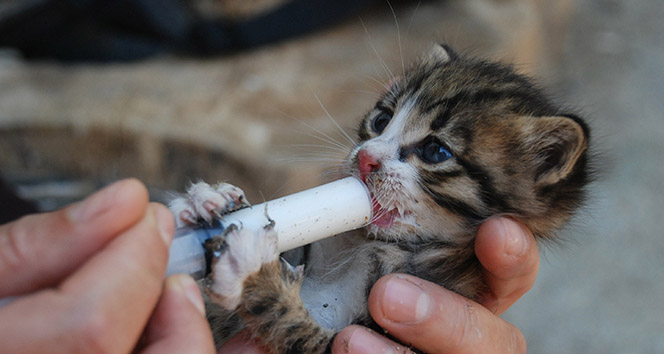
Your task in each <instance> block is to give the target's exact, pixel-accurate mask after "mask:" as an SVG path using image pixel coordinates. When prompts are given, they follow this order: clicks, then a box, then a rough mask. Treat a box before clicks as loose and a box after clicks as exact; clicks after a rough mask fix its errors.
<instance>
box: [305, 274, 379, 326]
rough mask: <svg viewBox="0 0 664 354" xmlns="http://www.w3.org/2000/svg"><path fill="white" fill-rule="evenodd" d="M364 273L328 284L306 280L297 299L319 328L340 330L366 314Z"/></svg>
mask: <svg viewBox="0 0 664 354" xmlns="http://www.w3.org/2000/svg"><path fill="white" fill-rule="evenodd" d="M364 278H365V274H357V273H356V274H346V275H344V276H343V278H342V279H340V280H337V281H336V282H334V283H331V284H323V283H320V282H317V281H316V279H310V278H305V280H304V283H303V284H302V289H301V290H300V297H301V298H302V302H303V303H304V306H305V307H306V308H307V310H308V311H309V313H310V314H311V317H313V318H314V320H316V322H318V323H319V324H320V325H321V326H323V327H325V328H329V329H332V330H336V331H338V330H341V329H342V328H344V327H346V326H348V325H350V324H351V323H352V322H353V320H355V319H356V318H358V316H360V315H361V314H363V313H365V312H366V311H367V302H366V300H367V299H366V293H365V289H366V280H365V279H364Z"/></svg>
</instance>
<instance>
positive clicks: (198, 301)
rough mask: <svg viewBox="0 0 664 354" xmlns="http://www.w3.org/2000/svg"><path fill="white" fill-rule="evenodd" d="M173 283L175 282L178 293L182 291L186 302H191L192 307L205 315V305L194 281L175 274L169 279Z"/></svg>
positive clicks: (183, 275)
mask: <svg viewBox="0 0 664 354" xmlns="http://www.w3.org/2000/svg"><path fill="white" fill-rule="evenodd" d="M171 278H172V279H173V281H174V282H177V287H178V288H179V289H177V290H179V291H182V292H183V293H184V295H185V296H186V297H187V300H189V302H191V304H192V305H194V307H196V309H197V310H198V312H200V313H201V314H202V315H205V304H204V303H203V297H202V296H201V291H200V289H199V288H198V284H196V282H195V281H194V279H193V278H192V277H190V276H189V275H186V274H177V275H174V276H172V277H171Z"/></svg>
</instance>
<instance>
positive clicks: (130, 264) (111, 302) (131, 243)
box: [0, 204, 173, 353]
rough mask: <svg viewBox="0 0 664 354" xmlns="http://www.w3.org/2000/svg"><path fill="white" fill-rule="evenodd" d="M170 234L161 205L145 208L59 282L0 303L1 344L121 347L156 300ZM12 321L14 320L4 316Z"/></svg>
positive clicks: (40, 348)
mask: <svg viewBox="0 0 664 354" xmlns="http://www.w3.org/2000/svg"><path fill="white" fill-rule="evenodd" d="M172 233H173V217H172V215H171V214H170V212H169V211H168V209H167V208H166V207H164V206H162V205H154V204H152V205H150V206H149V207H148V209H147V211H146V213H145V215H144V216H143V218H142V219H141V220H140V221H139V222H138V223H137V224H136V225H134V226H133V227H131V228H130V229H128V230H126V231H125V232H124V233H122V234H121V235H120V236H118V237H116V238H115V239H113V240H112V241H111V242H110V243H108V245H107V246H106V247H104V248H103V249H102V250H101V251H99V252H98V253H97V254H95V255H94V256H93V257H92V258H90V259H89V260H88V261H87V262H85V263H84V264H83V265H82V266H81V268H79V269H77V270H76V271H75V272H74V273H73V274H72V275H71V276H70V277H68V278H67V279H65V281H64V282H63V283H62V284H61V285H60V286H59V287H57V288H51V289H46V290H42V291H39V292H36V293H33V294H31V295H27V296H23V297H21V298H19V299H18V300H16V301H14V302H12V303H10V304H9V305H6V306H4V307H2V308H0V318H3V321H0V343H2V344H3V345H7V346H10V345H13V346H14V347H13V348H14V349H21V350H22V352H35V353H39V352H48V351H51V350H53V348H52V345H53V342H54V341H57V343H58V349H60V350H62V351H63V352H86V353H97V352H109V353H125V352H128V351H129V350H131V349H132V348H133V347H134V346H135V344H136V342H137V340H138V337H139V336H140V334H141V333H142V331H143V328H144V327H145V325H146V323H147V321H148V318H149V316H150V313H151V312H152V310H153V308H154V306H155V305H156V303H157V300H158V299H159V294H160V292H161V287H162V279H163V276H164V273H165V270H166V259H167V256H168V243H169V241H170V238H171V237H172ZM13 318H15V319H20V321H11V322H10V321H5V320H4V319H13ZM7 348H10V349H11V347H7ZM3 349H5V348H3ZM8 352H14V351H12V350H9V351H8Z"/></svg>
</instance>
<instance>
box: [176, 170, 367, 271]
mask: <svg viewBox="0 0 664 354" xmlns="http://www.w3.org/2000/svg"><path fill="white" fill-rule="evenodd" d="M267 216H269V218H270V219H272V220H274V222H275V224H274V228H275V231H276V232H277V236H278V247H279V251H280V252H285V251H288V250H291V249H294V248H297V247H300V246H303V245H306V244H309V243H312V242H315V241H318V240H320V239H323V238H326V237H330V236H334V235H337V234H340V233H343V232H346V231H350V230H355V229H358V228H360V227H363V226H366V225H368V224H369V222H370V221H371V217H372V206H371V197H370V195H369V192H368V191H367V189H366V186H365V185H364V183H362V182H361V181H360V180H358V179H357V178H355V177H346V178H343V179H340V180H337V181H334V182H331V183H328V184H324V185H322V186H318V187H314V188H311V189H307V190H305V191H302V192H298V193H295V194H291V195H288V196H286V197H282V198H278V199H275V200H272V201H269V202H265V203H262V204H258V205H254V206H252V207H248V208H245V209H241V210H238V211H235V212H233V213H230V214H226V215H224V216H223V218H222V219H221V220H219V222H218V223H215V225H212V226H210V227H204V228H180V229H178V230H176V234H175V239H174V240H173V243H172V245H171V249H170V254H169V260H168V270H167V272H166V274H167V275H170V274H175V273H188V274H191V275H193V276H194V277H195V278H201V277H202V276H203V275H204V274H205V268H206V264H205V251H204V249H203V246H202V243H203V242H204V241H205V240H206V239H208V238H210V237H212V236H215V235H218V234H220V233H221V232H223V230H225V229H226V228H227V227H228V226H230V225H231V224H235V225H237V226H241V227H243V228H250V229H254V230H259V229H260V228H263V227H265V226H266V225H267V224H269V222H270V221H269V220H268V218H267Z"/></svg>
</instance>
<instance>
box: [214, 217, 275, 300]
mask: <svg viewBox="0 0 664 354" xmlns="http://www.w3.org/2000/svg"><path fill="white" fill-rule="evenodd" d="M224 235H225V236H221V237H225V239H224V240H223V242H217V251H216V252H214V253H215V258H214V260H213V261H212V272H211V273H210V275H209V276H208V278H207V292H208V295H209V296H210V298H211V299H213V300H214V302H216V303H218V304H219V305H221V306H223V307H224V308H226V309H227V310H234V309H235V308H236V307H237V306H238V304H239V303H240V300H241V297H242V291H243V288H244V282H245V280H246V279H247V278H248V277H250V276H252V275H254V274H256V273H257V272H258V271H259V270H260V269H261V267H262V266H263V265H264V264H269V263H273V262H275V261H276V260H277V259H278V258H279V250H278V249H277V233H276V232H275V231H274V229H273V228H272V227H270V226H268V227H265V228H263V229H260V230H250V229H247V228H238V227H235V226H234V225H232V226H231V227H229V228H228V229H227V231H226V232H225V234H224Z"/></svg>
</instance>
